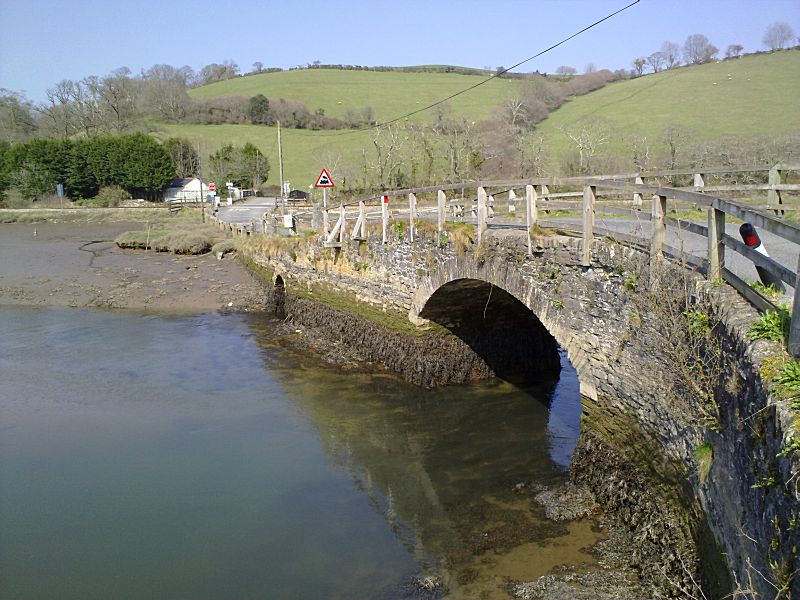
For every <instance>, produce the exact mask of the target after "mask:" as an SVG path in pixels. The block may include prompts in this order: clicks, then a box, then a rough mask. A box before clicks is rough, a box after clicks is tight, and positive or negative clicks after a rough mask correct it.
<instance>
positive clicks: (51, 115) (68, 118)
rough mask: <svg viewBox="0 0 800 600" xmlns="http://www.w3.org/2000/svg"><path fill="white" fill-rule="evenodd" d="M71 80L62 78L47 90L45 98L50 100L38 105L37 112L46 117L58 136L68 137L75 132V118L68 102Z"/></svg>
mask: <svg viewBox="0 0 800 600" xmlns="http://www.w3.org/2000/svg"><path fill="white" fill-rule="evenodd" d="M71 85H72V82H71V81H69V80H66V79H65V80H63V81H60V82H59V83H57V84H56V86H55V87H52V88H49V89H48V90H47V99H48V101H49V102H50V104H49V106H48V105H46V104H43V105H40V106H39V112H41V113H42V114H43V115H46V116H47V117H48V122H49V123H50V125H51V126H52V128H53V131H55V133H56V135H58V136H60V137H64V138H66V137H69V136H70V135H72V134H73V133H75V118H74V114H73V113H74V111H73V108H72V105H71V103H70V94H69V87H70V86H71Z"/></svg>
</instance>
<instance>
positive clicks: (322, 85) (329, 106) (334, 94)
mask: <svg viewBox="0 0 800 600" xmlns="http://www.w3.org/2000/svg"><path fill="white" fill-rule="evenodd" d="M484 79H486V77H483V76H477V75H458V74H455V73H401V72H396V71H335V70H330V69H298V70H294V71H282V72H279V73H262V74H260V75H248V76H247V77H237V78H235V79H228V80H226V81H220V82H217V83H212V84H210V85H205V86H203V87H199V88H196V89H194V90H191V91H190V93H189V95H190V96H191V97H193V98H210V97H214V96H255V95H256V94H264V95H265V96H266V97H267V98H284V99H286V100H299V101H301V102H303V103H305V105H306V106H307V107H308V109H309V110H310V111H312V112H313V111H315V110H316V109H317V108H322V109H324V110H325V114H326V115H327V116H329V117H341V116H342V115H343V114H344V112H345V110H347V109H348V108H350V109H353V110H356V111H360V110H361V109H362V108H364V107H365V106H371V107H372V108H373V110H374V111H375V117H376V118H377V119H378V120H380V121H386V120H389V119H393V118H395V117H399V116H400V115H403V114H405V113H408V112H411V111H413V110H416V109H418V108H421V107H423V106H427V105H428V104H431V103H433V102H436V101H437V100H441V99H442V98H444V97H447V96H449V95H451V94H454V93H456V92H458V91H461V90H463V89H465V88H468V87H469V86H471V85H475V84H476V83H478V82H480V81H483V80H484ZM516 90H517V83H516V82H515V81H512V80H509V79H497V80H494V81H491V82H489V83H487V84H486V85H482V86H480V87H479V88H476V89H475V90H473V91H471V92H469V93H467V94H463V95H461V96H459V97H457V98H454V99H453V100H451V101H450V104H451V105H452V107H453V111H454V112H455V113H456V114H461V115H464V116H466V117H468V118H471V119H484V118H486V117H488V116H489V115H490V113H491V111H492V109H493V108H494V107H496V106H499V105H501V104H502V103H503V101H504V100H506V99H507V98H508V96H509V95H510V94H513V93H515V92H516ZM426 118H430V113H423V114H421V115H418V116H416V117H415V119H426Z"/></svg>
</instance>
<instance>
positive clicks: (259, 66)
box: [253, 60, 264, 73]
mask: <svg viewBox="0 0 800 600" xmlns="http://www.w3.org/2000/svg"><path fill="white" fill-rule="evenodd" d="M263 70H264V63H262V62H261V61H258V60H257V61H256V62H254V63H253V73H261V72H262V71H263Z"/></svg>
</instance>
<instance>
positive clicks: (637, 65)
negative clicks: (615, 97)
mask: <svg viewBox="0 0 800 600" xmlns="http://www.w3.org/2000/svg"><path fill="white" fill-rule="evenodd" d="M761 42H762V43H763V44H764V47H766V48H768V49H769V51H770V52H775V51H777V50H782V49H784V48H788V47H790V46H791V45H792V44H793V43H795V42H796V43H797V44H798V45H800V39H796V38H795V34H794V31H793V30H792V27H791V26H790V25H789V24H788V23H784V22H777V23H773V24H771V25H770V26H769V27H767V29H766V31H765V32H764V36H763V37H762V39H761ZM719 52H720V50H719V48H717V47H716V46H715V45H714V44H712V43H711V41H710V40H709V39H708V38H707V37H706V36H705V35H703V34H702V33H695V34H692V35H690V36H689V37H687V38H686V41H684V43H683V46H679V45H678V44H676V43H675V42H670V41H666V42H664V43H663V44H662V45H661V48H660V49H659V50H657V51H655V52H653V53H652V54H650V55H648V56H639V57H637V58H635V59H633V62H632V63H631V65H632V67H633V69H632V72H631V73H632V75H634V76H637V77H638V76H640V75H643V74H644V70H645V68H646V67H649V68H650V69H651V70H652V72H653V73H658V72H659V71H662V70H663V69H674V68H676V67H680V66H681V65H683V64H685V65H702V64H705V63H708V62H711V61H712V60H716V59H717V56H718V55H719ZM743 52H744V46H742V45H741V44H730V45H728V47H727V48H726V49H725V58H726V59H733V58H739V57H740V56H741V55H742V53H743ZM681 59H683V62H681Z"/></svg>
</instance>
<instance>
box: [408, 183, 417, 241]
mask: <svg viewBox="0 0 800 600" xmlns="http://www.w3.org/2000/svg"><path fill="white" fill-rule="evenodd" d="M416 218H417V196H416V195H415V194H409V195H408V241H410V242H413V241H414V221H415V220H416Z"/></svg>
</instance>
